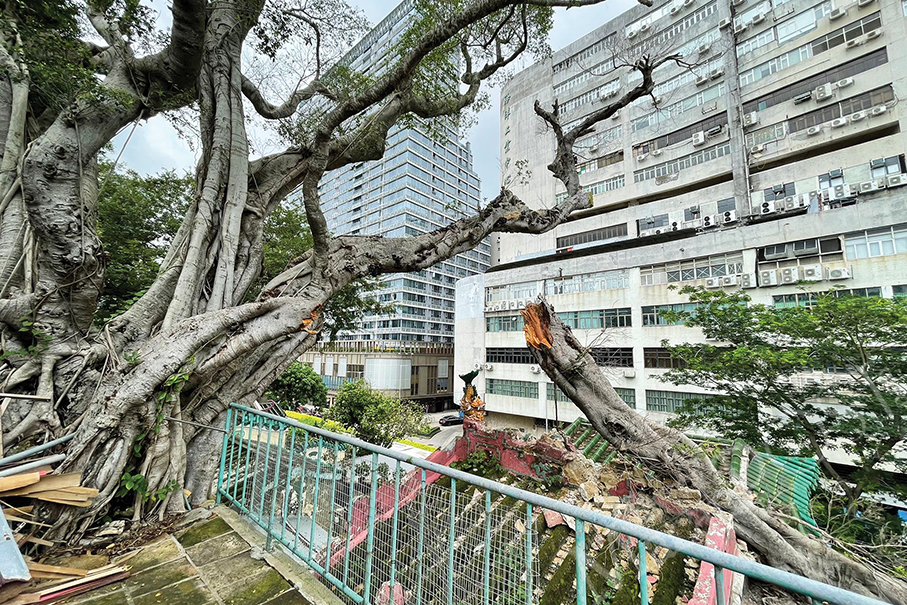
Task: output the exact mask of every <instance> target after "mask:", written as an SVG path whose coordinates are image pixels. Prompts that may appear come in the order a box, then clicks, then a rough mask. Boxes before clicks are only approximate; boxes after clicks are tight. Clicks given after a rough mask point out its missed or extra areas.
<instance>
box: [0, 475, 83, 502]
mask: <svg viewBox="0 0 907 605" xmlns="http://www.w3.org/2000/svg"><path fill="white" fill-rule="evenodd" d="M34 474H35V475H38V477H37V479H36V480H35V481H32V482H30V483H25V484H24V486H23V487H18V488H8V489H5V490H3V489H0V496H2V497H4V498H5V497H7V496H28V495H30V494H34V493H35V492H46V491H51V490H60V489H69V488H77V487H79V481H81V475H79V473H68V474H66V475H44V476H40V474H38V473H34ZM20 476H21V475H13V476H12V477H3V478H0V481H3V479H14V478H16V477H20Z"/></svg>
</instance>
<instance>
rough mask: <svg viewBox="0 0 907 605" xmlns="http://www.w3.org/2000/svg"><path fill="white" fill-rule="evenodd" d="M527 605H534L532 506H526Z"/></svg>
mask: <svg viewBox="0 0 907 605" xmlns="http://www.w3.org/2000/svg"><path fill="white" fill-rule="evenodd" d="M526 605H532V505H531V504H527V505H526Z"/></svg>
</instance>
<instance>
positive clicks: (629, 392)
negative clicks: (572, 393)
mask: <svg viewBox="0 0 907 605" xmlns="http://www.w3.org/2000/svg"><path fill="white" fill-rule="evenodd" d="M614 390H615V391H616V392H617V395H618V396H619V397H620V398H621V399H623V400H624V403H626V404H627V405H628V406H630V407H631V408H634V407H636V390H635V389H623V388H621V387H614ZM546 392H547V398H548V401H557V402H558V403H565V402H569V401H570V398H569V397H567V396H566V395H564V392H563V391H561V390H560V388H558V387H557V385H555V384H552V383H550V382H549V383H548V384H547V389H546ZM555 397H556V399H555Z"/></svg>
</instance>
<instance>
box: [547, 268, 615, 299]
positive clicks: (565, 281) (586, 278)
mask: <svg viewBox="0 0 907 605" xmlns="http://www.w3.org/2000/svg"><path fill="white" fill-rule="evenodd" d="M629 287H630V274H629V273H628V272H627V270H626V269H619V270H617V271H603V272H601V273H589V274H586V275H582V274H581V275H574V276H572V277H556V278H554V279H550V280H546V281H545V294H546V295H547V296H552V295H555V294H575V293H577V292H598V291H601V290H617V289H620V288H629Z"/></svg>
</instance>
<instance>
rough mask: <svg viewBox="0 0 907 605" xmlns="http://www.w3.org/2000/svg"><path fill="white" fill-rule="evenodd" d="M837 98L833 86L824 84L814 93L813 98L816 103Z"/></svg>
mask: <svg viewBox="0 0 907 605" xmlns="http://www.w3.org/2000/svg"><path fill="white" fill-rule="evenodd" d="M834 96H835V89H834V88H832V87H831V84H823V85H822V86H819V87H818V88H816V90H815V91H814V93H813V97H814V98H815V99H816V101H827V100H828V99H831V98H832V97H834Z"/></svg>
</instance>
